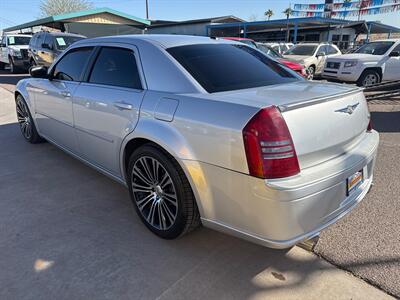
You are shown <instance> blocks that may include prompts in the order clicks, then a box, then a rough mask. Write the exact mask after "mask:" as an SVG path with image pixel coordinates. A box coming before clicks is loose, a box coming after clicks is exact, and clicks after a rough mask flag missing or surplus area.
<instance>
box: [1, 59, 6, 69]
mask: <svg viewBox="0 0 400 300" xmlns="http://www.w3.org/2000/svg"><path fill="white" fill-rule="evenodd" d="M5 67H6V64H5V63H3V62H1V61H0V70H4V68H5Z"/></svg>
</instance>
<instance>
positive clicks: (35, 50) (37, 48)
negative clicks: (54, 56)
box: [32, 33, 45, 65]
mask: <svg viewBox="0 0 400 300" xmlns="http://www.w3.org/2000/svg"><path fill="white" fill-rule="evenodd" d="M44 39H45V33H39V34H38V36H37V38H36V41H35V44H34V45H33V47H32V55H33V57H34V59H35V62H36V64H37V65H43V59H42V56H41V50H42V44H43V43H44Z"/></svg>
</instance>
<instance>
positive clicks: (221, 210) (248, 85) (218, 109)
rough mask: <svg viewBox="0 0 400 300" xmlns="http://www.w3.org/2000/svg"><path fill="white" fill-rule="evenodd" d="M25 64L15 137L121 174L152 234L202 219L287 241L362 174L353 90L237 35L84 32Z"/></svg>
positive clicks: (330, 208) (337, 207)
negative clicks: (37, 62) (307, 76)
mask: <svg viewBox="0 0 400 300" xmlns="http://www.w3.org/2000/svg"><path fill="white" fill-rule="evenodd" d="M31 75H32V78H29V79H25V80H22V81H20V82H19V83H18V86H17V89H16V92H15V101H16V110H17V115H18V121H19V124H20V127H21V132H22V135H23V136H24V138H25V139H26V140H27V141H28V142H31V143H38V142H40V141H42V140H47V141H49V142H51V143H53V144H55V145H56V146H58V147H59V148H61V149H62V150H64V151H66V152H67V153H69V154H71V155H73V156H74V157H76V158H78V159H80V160H82V161H84V162H85V163H87V164H89V165H90V166H92V167H94V168H96V169H97V170H99V171H101V172H103V173H104V174H106V175H108V176H110V177H111V178H113V179H115V180H117V181H118V182H120V183H122V184H124V185H126V186H127V187H128V189H129V193H130V197H131V198H132V202H133V204H134V206H135V208H136V211H137V214H138V215H139V217H140V218H141V220H142V221H143V223H144V224H145V225H146V226H147V227H148V228H149V229H150V230H151V231H152V232H153V233H155V234H157V235H158V236H160V237H162V238H166V239H173V238H176V237H179V236H182V235H183V234H185V233H188V232H190V231H191V230H193V229H194V228H196V227H197V226H199V225H200V224H203V225H204V226H207V227H211V228H214V229H217V230H220V231H223V232H227V233H230V234H234V235H237V236H240V237H242V238H245V239H248V240H251V241H253V242H256V243H259V244H262V245H265V246H269V247H274V248H285V247H290V246H292V245H294V244H296V243H298V242H300V241H302V240H305V239H308V238H311V237H314V236H316V235H318V234H319V232H320V231H321V230H322V229H324V228H326V227H327V226H329V225H330V224H332V223H334V222H335V221H337V220H338V219H340V218H341V217H343V216H344V215H345V214H347V213H348V212H349V211H350V210H351V209H352V208H354V207H355V206H356V205H357V204H358V203H359V202H360V201H361V200H362V199H363V198H364V196H365V195H366V193H367V192H368V190H369V188H370V186H371V182H372V177H373V168H374V163H375V157H376V153H377V147H378V141H379V136H378V133H377V132H376V131H374V130H373V129H372V128H371V124H370V114H369V111H368V107H367V103H366V101H365V98H364V96H363V93H362V91H361V90H360V89H358V88H354V87H347V86H344V85H337V84H331V83H316V82H309V81H306V80H304V79H302V78H301V77H300V76H299V75H297V74H296V73H295V72H293V71H291V70H289V69H288V68H286V67H285V66H284V65H282V64H280V63H279V62H277V61H275V60H273V59H271V58H269V57H268V56H265V55H264V54H263V53H262V52H260V51H258V50H257V49H253V48H251V47H248V46H247V45H244V44H239V43H237V42H234V41H226V40H213V39H209V38H205V37H190V36H176V35H174V36H169V35H137V36H119V37H118V36H115V37H103V38H95V39H88V40H82V41H79V42H77V43H75V44H73V45H72V46H71V47H69V48H68V49H67V50H66V51H65V52H64V53H63V54H62V55H61V56H60V57H59V58H58V59H57V60H56V61H55V62H54V63H53V64H52V65H51V66H50V68H48V69H47V68H46V67H34V68H32V69H31Z"/></svg>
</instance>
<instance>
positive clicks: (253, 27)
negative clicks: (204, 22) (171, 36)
mask: <svg viewBox="0 0 400 300" xmlns="http://www.w3.org/2000/svg"><path fill="white" fill-rule="evenodd" d="M288 24H289V26H290V27H291V28H293V27H294V26H298V27H299V29H300V28H309V27H314V26H315V27H321V26H331V27H336V26H343V27H356V26H359V29H360V30H361V31H364V30H365V31H366V32H367V31H368V26H370V28H371V32H370V33H388V32H392V33H396V32H400V28H398V27H394V26H391V25H386V24H382V23H380V22H366V21H350V20H341V19H333V18H323V17H307V18H289V19H279V20H270V21H255V22H236V23H226V24H211V25H208V28H210V29H218V28H230V27H238V28H244V27H246V30H247V31H248V32H251V31H260V30H263V29H265V30H268V31H272V30H274V29H280V28H286V26H287V25H288ZM364 28H365V29H364Z"/></svg>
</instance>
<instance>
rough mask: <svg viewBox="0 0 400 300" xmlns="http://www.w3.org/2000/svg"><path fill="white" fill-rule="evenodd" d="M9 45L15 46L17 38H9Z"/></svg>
mask: <svg viewBox="0 0 400 300" xmlns="http://www.w3.org/2000/svg"><path fill="white" fill-rule="evenodd" d="M8 44H10V45H14V44H15V38H14V37H13V36H10V37H8Z"/></svg>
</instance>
